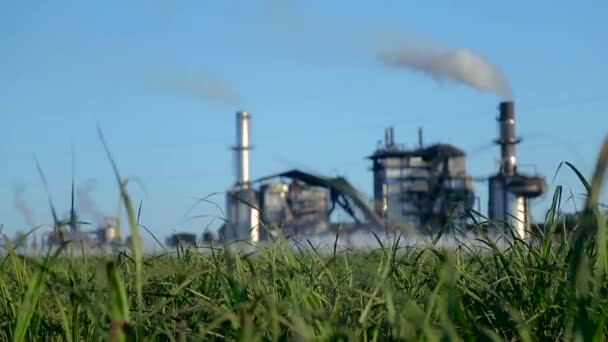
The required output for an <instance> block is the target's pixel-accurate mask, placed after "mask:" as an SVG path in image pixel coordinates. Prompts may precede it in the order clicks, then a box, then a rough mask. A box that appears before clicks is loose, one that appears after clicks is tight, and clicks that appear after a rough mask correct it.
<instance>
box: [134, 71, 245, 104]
mask: <svg viewBox="0 0 608 342" xmlns="http://www.w3.org/2000/svg"><path fill="white" fill-rule="evenodd" d="M146 83H147V85H148V86H150V87H151V88H152V89H154V90H156V91H160V92H169V93H174V94H180V95H188V96H194V97H196V98H198V99H200V100H203V101H205V102H209V103H213V104H218V105H224V106H231V107H233V108H236V107H240V106H242V99H241V95H240V94H239V92H238V91H237V90H236V88H235V87H234V86H233V85H232V84H230V83H229V82H228V81H226V80H225V79H222V78H220V77H219V76H217V75H215V74H213V73H210V72H198V73H195V74H190V75H188V76H185V75H179V74H178V73H177V72H172V73H165V74H162V75H160V74H156V75H153V76H150V75H148V76H147V77H146Z"/></svg>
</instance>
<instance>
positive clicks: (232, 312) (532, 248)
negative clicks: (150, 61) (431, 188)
mask: <svg viewBox="0 0 608 342" xmlns="http://www.w3.org/2000/svg"><path fill="white" fill-rule="evenodd" d="M607 165H608V140H606V143H605V144H604V147H603V149H602V151H601V153H600V158H599V159H598V162H597V168H596V171H595V174H594V177H593V179H592V180H591V182H589V183H587V182H586V181H585V180H584V179H583V178H582V177H581V180H582V182H583V183H584V185H585V187H586V188H587V190H588V200H587V205H586V208H585V211H584V215H583V218H582V220H581V222H580V225H579V227H577V229H575V230H574V231H573V232H567V233H563V234H558V235H556V234H554V233H556V232H563V224H562V222H561V221H560V219H559V217H560V216H559V205H560V201H561V190H560V189H558V190H557V192H556V193H555V196H554V204H553V206H552V208H551V210H549V212H548V215H547V219H546V225H547V227H548V231H547V232H546V233H545V234H544V235H543V236H541V237H540V239H539V240H537V241H536V242H535V243H534V244H531V243H530V242H529V241H522V240H517V239H511V240H510V242H509V246H508V248H506V249H505V248H498V247H496V245H495V244H494V242H493V240H491V239H490V238H484V237H483V236H482V237H481V238H480V240H481V243H484V244H486V245H487V252H485V253H480V252H474V251H467V250H466V249H465V248H463V249H460V250H443V249H440V248H436V247H435V248H434V247H429V248H425V249H417V250H401V249H398V248H396V247H395V246H396V245H393V246H385V248H383V249H379V250H374V251H368V252H349V251H335V252H334V253H330V254H329V255H320V254H317V253H315V252H314V251H313V252H310V253H307V254H299V253H296V252H294V251H293V249H291V248H289V247H288V246H287V244H286V243H285V241H277V242H276V243H274V244H272V245H271V246H269V247H267V248H265V249H264V250H260V251H259V253H255V254H244V253H236V252H229V251H227V250H223V249H211V250H210V252H211V253H209V252H207V253H197V252H193V253H185V254H182V255H180V256H172V255H164V256H157V257H145V256H144V255H143V254H142V251H141V245H140V244H139V242H138V239H134V245H133V250H131V251H129V252H128V253H121V254H118V255H110V256H88V255H78V256H70V255H69V250H70V247H69V246H66V247H65V249H64V250H63V251H62V252H61V253H52V254H49V255H48V256H46V257H37V258H36V257H33V258H28V257H24V256H20V255H17V254H16V253H15V252H14V250H9V253H8V254H7V255H6V256H3V257H2V259H1V260H0V340H1V341H5V340H6V341H38V340H64V341H81V340H86V341H107V340H110V341H127V340H128V341H130V340H146V341H148V340H161V341H204V340H205V341H206V340H214V339H218V340H223V339H228V340H239V341H255V340H306V341H307V340H376V341H380V340H404V341H419V340H429V341H439V340H467V341H471V340H482V341H486V340H488V341H505V340H509V341H512V340H513V341H539V340H547V341H556V340H567V341H572V340H577V341H583V340H584V341H590V340H597V341H605V340H607V339H608V278H607V275H608V238H607V231H606V228H607V227H606V223H605V222H606V220H605V218H603V217H602V215H601V213H600V209H599V203H598V201H599V191H600V188H601V185H602V178H603V176H604V173H605V170H606V166H607ZM572 169H573V170H574V171H575V172H577V171H576V169H574V168H573V167H572ZM116 176H117V180H118V182H119V184H120V186H121V190H122V193H123V200H124V205H125V208H126V210H127V213H128V215H129V224H130V227H131V233H132V235H133V236H134V237H137V236H139V235H138V234H139V230H138V225H137V220H136V215H135V213H134V210H133V207H132V205H131V202H130V199H129V197H128V194H127V193H126V183H124V182H123V181H122V179H121V178H120V176H119V175H118V172H116ZM555 236H559V238H555ZM66 252H67V254H66Z"/></svg>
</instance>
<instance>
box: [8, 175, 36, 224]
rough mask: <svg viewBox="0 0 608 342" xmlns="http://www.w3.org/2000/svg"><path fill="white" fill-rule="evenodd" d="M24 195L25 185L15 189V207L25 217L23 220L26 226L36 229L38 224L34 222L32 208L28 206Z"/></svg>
mask: <svg viewBox="0 0 608 342" xmlns="http://www.w3.org/2000/svg"><path fill="white" fill-rule="evenodd" d="M24 195H25V185H23V184H19V185H18V186H17V187H16V188H15V192H14V195H13V206H14V207H15V209H17V210H18V211H19V212H20V213H21V214H22V215H23V220H24V221H25V224H26V225H27V226H28V227H35V226H36V222H35V221H34V214H33V212H32V210H31V209H30V207H29V206H28V205H27V202H26V201H25V198H24Z"/></svg>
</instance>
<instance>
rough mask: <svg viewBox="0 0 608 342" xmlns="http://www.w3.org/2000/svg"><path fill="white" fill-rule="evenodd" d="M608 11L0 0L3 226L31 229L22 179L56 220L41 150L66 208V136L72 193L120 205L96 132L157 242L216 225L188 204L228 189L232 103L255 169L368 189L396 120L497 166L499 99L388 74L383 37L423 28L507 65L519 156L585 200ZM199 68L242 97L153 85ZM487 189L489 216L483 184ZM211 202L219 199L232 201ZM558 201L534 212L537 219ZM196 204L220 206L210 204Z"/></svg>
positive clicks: (603, 7)
mask: <svg viewBox="0 0 608 342" xmlns="http://www.w3.org/2000/svg"><path fill="white" fill-rule="evenodd" d="M606 13H608V2H606V1H602V0H595V1H581V2H579V3H575V2H572V1H544V0H542V1H520V0H517V1H508V2H495V1H487V2H482V1H425V2H419V1H417V2H414V1H397V0H387V1H382V2H376V3H373V2H370V1H360V0H358V1H352V0H351V1H290V0H285V1H281V0H263V1H244V0H233V1H190V2H186V1H176V2H172V1H159V0H155V1H129V2H128V4H127V3H126V2H118V1H104V2H96V3H93V2H83V1H62V2H52V3H51V2H42V1H30V2H26V1H21V2H17V1H15V2H2V4H0V52H1V53H0V117H1V118H2V120H1V123H2V128H3V130H2V136H1V138H0V158H1V160H2V161H3V165H2V167H1V168H0V194H1V195H0V223H2V224H4V226H5V228H4V229H5V232H6V233H8V234H9V235H11V234H13V233H14V232H15V231H16V230H19V229H24V228H25V226H24V225H25V224H24V220H23V218H22V216H21V214H20V213H19V212H18V211H17V210H15V208H14V206H13V193H14V188H15V186H16V185H17V184H25V185H26V191H25V195H24V196H25V199H26V200H27V202H28V204H29V206H30V207H31V208H32V210H33V212H34V217H35V221H36V223H38V224H41V223H48V222H51V216H50V212H49V210H48V207H47V205H46V196H45V194H44V191H43V187H42V184H41V181H40V179H39V177H38V175H37V172H36V168H35V164H34V156H36V157H37V158H38V159H39V160H40V163H41V165H42V167H43V169H44V171H45V173H46V176H47V178H48V181H49V184H50V190H51V192H52V197H53V201H54V202H55V203H56V205H57V207H58V210H59V212H60V214H64V213H66V212H67V210H68V208H69V185H70V178H71V154H70V149H71V147H70V146H71V145H72V144H73V146H74V152H75V175H76V179H77V181H76V182H77V185H81V184H83V183H84V182H85V181H86V180H87V179H89V178H94V179H96V180H97V187H96V189H95V191H94V192H93V193H92V196H93V198H94V200H95V201H96V203H97V205H98V206H99V208H100V209H101V210H103V211H104V212H106V213H107V214H114V213H116V210H117V207H118V193H117V187H116V184H115V180H114V179H113V175H112V173H111V168H110V164H109V163H108V161H107V159H106V157H105V154H104V150H103V147H102V145H101V143H100V141H99V138H98V136H97V133H96V128H97V125H99V126H100V127H101V128H102V130H103V132H104V134H105V137H106V139H107V141H108V143H109V146H110V148H111V150H112V153H113V155H114V157H115V159H116V161H117V163H118V165H119V168H120V171H121V173H122V174H123V176H133V177H136V178H137V179H139V180H140V181H141V183H142V184H143V189H142V187H138V186H137V185H136V184H133V185H132V186H131V187H130V189H131V190H132V195H133V196H134V198H135V200H136V201H139V200H143V210H142V214H143V219H142V222H143V223H144V224H146V225H147V226H148V227H149V228H150V229H151V230H152V231H153V232H154V233H155V234H157V235H159V236H160V237H164V236H166V235H168V234H169V233H170V232H171V231H172V230H180V231H183V230H185V231H193V232H197V233H200V232H201V231H202V230H203V229H204V227H205V226H206V225H207V224H208V223H209V219H199V220H194V221H184V219H183V218H184V214H185V212H186V211H187V210H188V208H189V207H190V206H191V205H192V203H193V201H194V198H196V197H202V196H206V195H209V194H212V193H216V192H222V191H225V190H226V189H227V188H229V187H230V186H231V184H232V182H233V172H232V164H231V163H232V156H231V154H230V150H229V147H230V146H232V145H233V144H234V119H235V118H234V113H235V111H236V110H238V109H244V110H248V111H250V112H251V113H252V115H253V122H252V139H253V144H254V145H255V150H254V151H253V153H252V163H253V165H252V177H253V178H257V177H261V176H264V175H267V174H270V173H275V172H278V171H282V170H285V169H290V168H294V167H297V168H303V169H305V170H311V171H316V172H320V173H324V174H329V175H337V174H339V175H343V176H346V177H347V178H348V179H349V180H350V181H351V182H352V183H354V184H355V186H357V187H358V188H359V189H360V190H361V191H363V192H364V193H367V194H371V191H372V190H371V189H372V178H371V173H370V171H369V166H370V165H369V163H368V161H367V160H365V159H364V157H365V156H367V155H369V154H370V153H371V152H373V149H374V148H375V146H376V141H377V140H379V139H381V138H382V136H383V129H384V127H386V126H389V125H394V126H395V133H396V140H397V141H398V142H400V143H404V144H410V145H413V144H414V143H415V142H416V130H417V127H418V126H423V127H424V130H425V140H426V142H429V143H430V142H445V143H452V144H455V145H457V146H459V147H461V148H462V149H464V150H465V151H466V152H468V153H469V158H468V161H467V163H468V164H467V166H468V169H469V171H470V173H471V174H472V175H473V176H476V177H478V176H487V175H488V174H490V173H491V172H493V170H495V161H496V158H497V156H498V148H497V147H495V146H491V145H489V142H491V140H492V139H494V138H495V134H496V132H497V128H496V121H495V117H496V114H497V113H496V107H497V105H498V102H499V101H500V99H499V98H497V97H496V96H495V95H493V94H489V93H484V92H480V91H478V90H475V89H472V88H469V87H465V86H462V85H458V84H443V85H440V84H437V83H436V82H434V81H433V80H432V79H430V78H428V77H426V76H424V75H421V74H417V73H413V72H411V71H408V70H405V69H403V70H398V69H389V68H386V67H384V66H383V65H382V64H380V63H379V62H378V61H377V60H376V59H375V58H374V52H375V51H373V48H372V47H371V46H372V45H373V43H374V37H377V35H378V34H381V33H382V32H391V33H393V34H417V35H424V36H428V37H431V38H432V39H436V40H438V41H441V42H442V43H443V44H445V45H447V46H448V47H453V48H457V47H463V48H469V49H472V50H474V51H476V52H478V53H479V54H480V55H482V56H484V57H485V58H487V59H488V60H489V61H490V62H492V63H495V64H498V65H499V66H500V68H502V70H503V71H504V73H505V74H506V76H507V78H508V80H509V81H510V83H511V86H512V88H513V91H514V98H515V101H516V110H517V113H516V115H517V120H518V123H517V130H518V133H519V134H520V135H521V136H522V137H523V138H524V143H522V144H521V145H520V146H519V147H518V152H519V160H520V162H521V163H522V164H533V165H534V166H535V167H536V169H537V170H538V171H539V172H542V173H543V174H544V175H545V176H547V178H548V182H549V184H550V185H551V187H552V188H553V187H554V186H555V185H557V184H562V185H564V186H566V187H567V188H568V189H571V190H572V191H573V192H574V193H580V192H581V191H582V188H581V186H580V184H579V183H578V182H577V181H576V179H575V177H573V176H572V174H571V173H570V172H568V171H566V170H562V171H561V172H560V174H559V175H558V177H557V178H556V179H555V181H553V179H552V178H553V174H554V172H555V171H556V168H557V166H558V164H559V163H560V162H561V161H571V162H573V163H574V164H575V165H577V166H578V167H580V169H581V170H582V171H583V172H584V173H585V174H586V175H590V174H591V172H592V168H593V167H594V158H595V156H596V155H597V153H598V151H599V144H600V143H601V141H602V139H603V137H604V136H605V134H606V133H608V130H607V129H608V114H606V113H607V112H606V110H605V106H606V105H607V104H608V93H607V91H606V89H607V88H608V87H607V86H608V81H607V80H608V66H606V64H605V61H606V60H608V45H607V44H605V40H606V34H608V23H607V22H606V20H605V19H606ZM370 39H371V40H370ZM368 43H372V44H368ZM191 77H195V78H196V79H197V80H208V79H212V78H213V79H217V80H222V82H223V83H224V84H226V85H227V87H229V88H231V89H232V91H233V92H234V93H235V94H238V95H239V96H240V99H241V100H240V102H239V103H238V104H225V103H221V102H214V101H209V100H208V99H205V98H203V97H200V96H193V94H192V93H187V92H181V93H180V92H176V91H167V89H166V88H158V87H156V86H154V84H157V83H154V82H158V80H162V79H165V80H166V79H167V78H169V79H173V80H178V79H188V78H191ZM525 167H527V166H525ZM527 169H528V170H531V167H527ZM476 190H477V192H478V195H479V196H480V197H481V200H482V208H485V201H486V200H487V196H486V192H487V189H486V185H485V184H484V183H478V184H476ZM605 198H606V196H604V199H605ZM211 199H213V200H215V201H216V202H217V203H218V204H219V205H220V206H221V207H223V197H222V196H221V195H215V196H213V197H211ZM548 201H549V199H548V198H547V199H544V200H541V201H538V203H536V204H535V205H534V210H535V214H536V216H537V218H538V217H539V215H542V213H543V209H545V208H546V206H547V203H548ZM484 210H485V209H484ZM194 213H195V214H208V215H217V214H219V212H218V210H217V209H216V208H215V207H214V206H212V205H207V206H200V207H198V209H197V210H195V212H194ZM212 226H215V224H212Z"/></svg>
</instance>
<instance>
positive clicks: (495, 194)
mask: <svg viewBox="0 0 608 342" xmlns="http://www.w3.org/2000/svg"><path fill="white" fill-rule="evenodd" d="M498 123H499V124H498V127H499V137H498V139H496V141H495V143H496V144H498V145H499V146H500V170H499V172H498V173H497V174H496V175H494V176H492V177H490V179H489V189H488V191H489V199H488V217H489V219H490V220H491V221H492V222H494V223H499V224H505V225H507V226H508V227H510V228H511V229H513V230H514V231H515V233H516V235H517V236H519V237H520V238H525V237H526V236H527V228H528V226H529V224H530V209H529V202H530V199H532V198H535V197H539V196H541V195H542V194H544V193H545V192H546V187H547V186H546V183H545V180H544V178H542V177H537V176H527V175H524V174H522V173H520V172H519V171H518V170H517V154H516V151H515V145H517V144H518V143H519V142H520V141H521V139H519V138H517V137H516V135H515V106H514V104H513V102H511V101H506V102H501V103H500V105H499V116H498Z"/></svg>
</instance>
